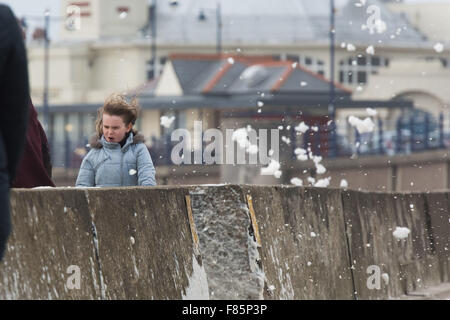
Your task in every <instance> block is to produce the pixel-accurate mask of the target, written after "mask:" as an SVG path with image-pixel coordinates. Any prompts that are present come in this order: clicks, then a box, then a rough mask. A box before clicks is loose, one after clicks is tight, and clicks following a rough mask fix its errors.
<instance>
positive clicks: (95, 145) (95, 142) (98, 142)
mask: <svg viewBox="0 0 450 320" xmlns="http://www.w3.org/2000/svg"><path fill="white" fill-rule="evenodd" d="M130 138H132V139H133V141H132V143H131V144H138V143H141V142H142V143H144V142H145V138H144V136H143V135H142V134H140V133H138V134H136V135H133V132H131V133H130V136H129V137H128V139H130ZM128 139H127V140H128ZM102 140H103V141H104V142H106V143H109V142H107V141H106V140H104V138H103V136H101V137H100V138H99V137H98V136H97V135H96V134H95V135H93V136H92V137H91V138H90V140H89V145H90V147H91V148H92V149H101V148H103V143H102ZM128 144H129V143H128V141H127V142H126V143H125V145H124V147H125V146H126V145H128Z"/></svg>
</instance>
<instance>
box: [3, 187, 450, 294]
mask: <svg viewBox="0 0 450 320" xmlns="http://www.w3.org/2000/svg"><path fill="white" fill-rule="evenodd" d="M11 195H12V196H11V204H12V219H13V225H14V226H13V228H14V232H13V234H12V236H11V238H10V240H9V247H8V252H7V255H6V257H5V261H4V262H2V263H0V298H6V299H355V298H356V299H388V298H395V297H399V296H401V295H403V294H407V293H411V292H414V291H415V290H420V289H426V288H428V287H431V286H434V285H436V284H439V283H442V282H446V281H448V277H449V272H448V271H449V270H448V247H449V246H448V237H449V228H450V226H449V216H448V215H449V210H448V207H449V201H448V193H436V194H420V193H416V194H389V193H367V192H357V191H347V190H340V189H321V188H302V187H293V186H264V187H263V186H254V185H251V186H250V185H202V186H184V187H151V188H148V187H147V188H146V187H130V188H110V189H100V188H86V189H72V188H70V189H68V188H66V189H62V188H56V189H37V190H13V191H12V192H11ZM397 226H399V227H407V228H409V229H410V230H411V233H410V234H409V236H408V237H407V238H406V239H404V240H398V239H396V238H395V237H394V236H393V232H394V230H395V228H396V227H397ZM71 265H76V266H78V267H79V269H80V272H81V285H80V289H70V288H68V280H69V277H70V276H71V274H68V273H67V268H68V267H69V266H71ZM370 266H376V267H378V268H379V271H380V274H381V275H380V276H381V283H380V288H379V289H371V288H370V286H368V279H369V277H370V276H371V274H370V273H368V269H367V268H368V267H370ZM372 272H373V270H372ZM379 280H380V277H379ZM384 280H386V282H384Z"/></svg>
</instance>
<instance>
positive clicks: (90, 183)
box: [75, 153, 95, 187]
mask: <svg viewBox="0 0 450 320" xmlns="http://www.w3.org/2000/svg"><path fill="white" fill-rule="evenodd" d="M88 156H89V153H88V154H87V155H86V157H84V159H83V162H81V167H80V171H79V172H78V177H77V182H76V183H75V186H76V187H94V186H95V171H94V168H93V167H92V164H91V162H90V161H89V158H88Z"/></svg>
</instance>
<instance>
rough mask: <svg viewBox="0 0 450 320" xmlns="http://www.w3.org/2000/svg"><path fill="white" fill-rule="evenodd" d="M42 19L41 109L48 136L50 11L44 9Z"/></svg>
mask: <svg viewBox="0 0 450 320" xmlns="http://www.w3.org/2000/svg"><path fill="white" fill-rule="evenodd" d="M44 19H45V24H44V96H43V101H42V104H43V107H44V128H45V131H46V132H47V134H48V132H49V131H48V130H49V128H50V125H49V122H50V121H49V120H50V119H49V109H48V78H49V74H48V73H49V61H48V58H49V47H50V46H49V44H50V39H49V36H48V34H49V28H50V10H49V9H46V10H45V11H44Z"/></svg>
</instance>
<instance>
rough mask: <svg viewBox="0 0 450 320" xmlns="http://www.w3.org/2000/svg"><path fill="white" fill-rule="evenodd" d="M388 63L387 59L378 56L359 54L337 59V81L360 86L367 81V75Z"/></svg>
mask: <svg viewBox="0 0 450 320" xmlns="http://www.w3.org/2000/svg"><path fill="white" fill-rule="evenodd" d="M388 65H389V60H388V59H387V58H385V57H380V56H367V55H362V54H359V55H357V56H356V57H348V58H345V59H343V60H341V61H339V82H340V83H343V84H346V85H354V86H360V85H365V84H367V82H368V81H369V75H371V74H376V73H378V70H379V69H380V68H381V67H385V66H388Z"/></svg>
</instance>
